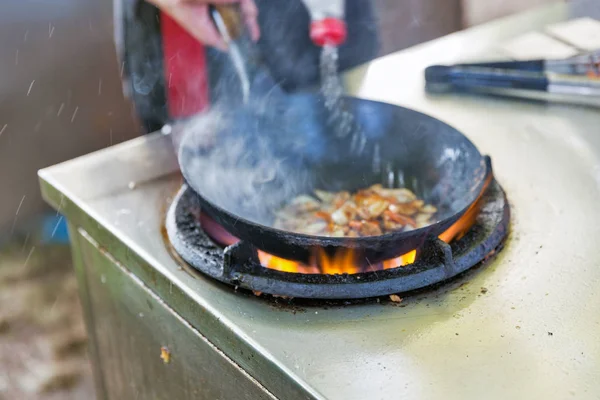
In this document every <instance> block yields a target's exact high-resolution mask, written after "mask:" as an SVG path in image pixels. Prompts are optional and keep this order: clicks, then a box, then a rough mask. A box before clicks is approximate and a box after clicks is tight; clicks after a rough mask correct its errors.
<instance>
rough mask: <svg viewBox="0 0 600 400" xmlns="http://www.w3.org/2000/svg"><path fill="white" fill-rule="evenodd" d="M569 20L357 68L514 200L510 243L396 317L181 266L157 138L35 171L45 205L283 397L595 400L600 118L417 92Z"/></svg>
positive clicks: (173, 181) (487, 30) (506, 28)
mask: <svg viewBox="0 0 600 400" xmlns="http://www.w3.org/2000/svg"><path fill="white" fill-rule="evenodd" d="M567 15H568V14H567V8H566V6H564V5H558V6H554V7H550V8H547V9H546V10H545V11H544V12H540V13H533V14H527V15H522V16H518V17H515V18H512V19H508V20H503V21H500V22H497V23H492V24H489V25H486V26H483V27H478V28H475V29H472V30H469V31H465V32H461V33H458V34H454V35H450V36H448V37H446V38H442V39H440V40H436V41H434V42H431V43H428V44H425V45H422V46H418V47H416V48H413V49H409V50H407V51H403V52H400V53H397V54H393V55H390V56H388V57H385V58H383V59H380V60H377V61H375V62H373V63H371V64H370V65H368V66H366V67H365V68H363V69H362V70H361V71H358V72H357V73H356V75H355V76H360V77H361V79H362V80H361V81H360V83H357V84H356V85H355V88H356V89H357V92H358V94H359V95H360V96H364V97H366V98H370V99H375V100H382V101H388V102H392V103H396V104H400V105H403V106H407V107H410V108H414V109H416V110H418V111H422V112H426V113H429V114H431V115H433V116H434V117H437V118H439V119H442V120H444V121H446V122H448V123H449V124H451V125H453V126H455V127H456V128H458V129H459V130H461V131H462V132H463V133H464V134H465V135H467V136H468V137H469V138H470V139H471V140H472V141H473V142H474V143H475V144H476V145H477V146H478V148H479V149H480V151H481V152H482V154H488V155H490V156H491V157H492V159H493V160H494V171H495V176H496V179H497V180H498V181H499V182H500V184H501V185H502V186H503V188H504V189H505V190H506V193H507V195H508V198H509V201H510V204H511V213H512V226H511V229H512V232H511V234H510V237H509V238H508V240H507V242H506V245H505V248H504V250H503V251H502V252H500V253H499V254H498V255H497V256H496V258H495V259H493V260H492V261H491V264H489V265H488V266H487V267H486V268H480V269H477V270H475V271H473V272H470V273H469V274H468V275H467V276H465V277H462V278H460V279H459V280H456V281H454V282H452V283H450V284H447V285H445V286H442V287H440V288H438V289H435V290H430V291H426V292H423V293H420V294H417V295H414V296H411V297H407V298H405V299H403V301H402V303H400V304H396V303H392V302H390V303H385V302H382V303H376V302H370V303H362V304H354V305H349V306H344V305H336V306H314V305H313V306H308V305H306V306H303V305H298V306H295V307H283V306H279V305H275V304H274V303H273V302H271V301H266V300H264V299H262V298H258V297H255V296H252V295H248V294H244V293H239V292H235V291H234V290H233V289H232V288H230V287H228V286H226V285H223V284H219V283H217V282H215V281H213V280H212V279H210V278H207V277H203V276H201V275H200V274H196V273H191V272H190V271H189V270H188V269H187V268H181V267H180V265H179V264H178V263H177V262H176V261H175V260H174V259H173V257H172V256H171V254H170V252H169V250H168V249H167V248H166V247H165V245H164V242H163V236H162V234H161V224H162V222H163V218H164V213H163V212H164V211H165V210H166V207H167V204H166V201H165V199H166V198H168V197H172V196H174V194H175V193H176V191H177V189H178V188H179V187H180V185H181V178H180V176H179V175H178V173H177V164H176V160H175V159H174V156H173V155H172V150H171V147H170V139H169V137H167V136H162V135H159V134H157V135H152V136H149V137H145V138H139V139H136V140H134V141H131V142H128V143H125V144H123V145H120V146H115V147H113V148H110V149H106V150H104V151H101V152H98V153H94V154H92V155H89V156H86V157H83V158H81V159H76V160H73V161H70V162H67V163H64V164H61V165H58V166H55V167H52V168H49V169H46V170H44V171H42V172H41V173H40V176H41V178H42V180H43V181H44V182H45V184H44V191H45V196H46V197H47V198H48V199H49V201H51V202H53V204H54V205H55V206H57V207H58V208H60V209H62V210H64V212H65V214H66V215H67V217H68V218H70V220H71V222H72V223H75V224H77V225H79V226H81V227H82V229H94V230H97V237H96V240H98V241H99V242H100V244H101V245H102V246H103V247H104V248H105V249H106V250H107V251H108V252H112V253H113V254H114V256H115V258H117V259H120V260H121V261H122V262H123V263H124V265H125V266H126V267H127V268H128V269H129V270H131V271H132V272H133V273H134V274H136V275H137V276H138V277H139V278H140V279H141V280H142V281H144V283H145V284H146V285H147V286H148V287H149V288H150V289H152V290H153V291H154V292H155V293H157V294H158V295H159V296H160V297H161V298H162V299H163V300H164V301H165V302H166V303H168V304H169V306H171V307H172V308H173V309H175V310H177V311H178V312H179V313H180V314H181V315H182V316H183V317H184V318H185V319H186V320H187V321H189V323H190V324H192V325H193V326H194V327H195V328H196V329H198V331H200V332H201V333H202V334H203V335H205V336H206V337H207V338H208V339H209V340H210V341H211V342H212V343H214V344H215V345H216V346H217V347H219V349H221V350H222V351H223V352H224V353H225V354H227V355H228V356H229V357H231V358H232V359H233V360H234V361H235V362H236V363H238V365H240V366H242V367H243V368H244V369H246V370H247V371H248V372H249V374H250V375H252V376H254V377H255V378H256V379H257V380H259V381H260V382H261V383H262V384H263V385H264V386H265V387H267V388H268V389H269V390H270V391H272V393H274V394H275V395H276V396H278V397H281V398H330V399H366V398H369V399H389V398H404V399H438V398H439V399H445V400H448V399H470V398H486V399H491V398H498V399H507V398H529V399H531V398H566V397H570V396H575V397H577V398H593V397H594V398H595V396H597V394H598V393H600V381H599V380H598V379H597V378H598V370H599V368H600V341H599V340H598V333H599V331H600V290H598V289H597V288H598V285H600V252H599V251H598V234H599V233H600V231H599V228H598V227H600V212H599V211H598V204H599V203H600V162H599V156H600V135H598V127H599V126H600V113H599V112H598V110H597V109H593V108H582V107H573V106H561V105H543V104H539V103H534V102H526V101H516V100H503V99H490V98H477V97H461V96H445V97H440V98H435V97H431V98H429V97H427V96H426V95H425V94H424V92H423V78H422V75H423V69H424V68H425V67H426V66H427V65H430V64H433V63H452V62H456V61H459V60H464V59H468V58H473V57H474V55H475V54H482V53H485V52H486V51H487V52H488V53H489V49H490V48H494V47H495V46H496V44H497V43H499V42H500V41H503V40H506V39H508V38H510V37H512V36H515V35H518V34H520V33H523V32H524V30H525V29H527V30H531V29H534V28H536V27H541V26H543V25H544V24H547V23H550V22H555V21H560V20H562V19H565V18H566V17H567ZM356 79H358V78H356ZM61 193H62V195H61ZM83 214H85V217H84V216H82V215H83ZM90 217H91V218H90ZM122 244H124V245H125V246H126V250H122V248H123V246H122ZM123 260H126V261H127V264H125V261H123Z"/></svg>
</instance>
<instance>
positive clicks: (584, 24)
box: [546, 18, 600, 52]
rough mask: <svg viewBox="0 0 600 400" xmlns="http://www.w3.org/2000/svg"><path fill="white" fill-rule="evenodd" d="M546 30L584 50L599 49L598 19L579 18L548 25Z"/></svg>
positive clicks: (599, 30) (599, 26)
mask: <svg viewBox="0 0 600 400" xmlns="http://www.w3.org/2000/svg"><path fill="white" fill-rule="evenodd" d="M546 32H548V33H549V34H550V35H552V36H554V37H555V38H558V39H560V40H562V41H564V42H566V43H568V44H570V45H572V46H574V47H577V48H579V49H581V50H584V51H586V52H589V51H594V50H599V49H600V21H598V20H595V19H592V18H579V19H574V20H571V21H567V22H561V23H559V24H554V25H550V26H548V27H547V28H546Z"/></svg>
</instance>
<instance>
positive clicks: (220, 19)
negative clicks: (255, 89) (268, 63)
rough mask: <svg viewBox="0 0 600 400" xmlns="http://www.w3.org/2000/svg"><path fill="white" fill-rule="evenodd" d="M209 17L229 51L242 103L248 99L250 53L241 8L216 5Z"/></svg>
mask: <svg viewBox="0 0 600 400" xmlns="http://www.w3.org/2000/svg"><path fill="white" fill-rule="evenodd" d="M211 15H212V18H213V21H214V23H215V25H216V26H217V30H218V31H219V33H220V34H221V36H222V37H223V40H224V41H225V43H226V44H227V47H228V49H229V51H228V53H229V58H230V59H231V62H232V63H233V66H234V68H235V70H236V73H237V75H238V78H239V80H240V85H241V88H242V96H243V101H244V103H248V99H249V98H250V82H251V78H250V68H249V62H250V59H251V57H250V55H249V52H250V51H252V50H251V48H250V47H249V46H251V45H249V44H248V43H244V42H245V40H244V39H245V36H246V29H245V24H244V18H242V12H241V8H240V6H239V5H238V4H227V5H218V6H212V7H211Z"/></svg>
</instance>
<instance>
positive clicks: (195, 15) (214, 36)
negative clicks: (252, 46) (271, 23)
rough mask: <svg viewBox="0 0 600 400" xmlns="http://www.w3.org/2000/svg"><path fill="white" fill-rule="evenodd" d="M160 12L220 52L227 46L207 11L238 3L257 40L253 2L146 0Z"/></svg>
mask: <svg viewBox="0 0 600 400" xmlns="http://www.w3.org/2000/svg"><path fill="white" fill-rule="evenodd" d="M148 1H149V2H150V3H152V4H154V5H155V6H156V7H158V8H160V9H161V10H162V11H164V12H166V13H167V14H169V15H170V16H171V17H172V18H173V19H174V20H175V21H177V22H178V23H179V24H180V25H181V26H182V27H183V28H184V29H186V30H187V31H188V32H190V33H191V34H192V35H193V36H194V37H195V38H196V39H198V40H199V41H201V42H202V43H204V44H206V45H208V46H213V47H216V48H218V49H221V50H224V51H225V50H227V45H226V44H225V42H224V41H223V39H222V38H221V35H220V34H219V32H218V31H217V28H216V27H215V25H214V23H213V21H212V19H211V17H210V15H209V11H208V7H209V5H211V4H233V3H239V4H240V7H241V9H242V12H243V14H244V19H245V22H246V24H247V25H248V28H249V31H250V35H251V36H252V39H253V40H258V37H259V36H260V30H259V28H258V22H257V16H258V9H257V8H256V4H255V3H254V0H148Z"/></svg>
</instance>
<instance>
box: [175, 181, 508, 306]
mask: <svg viewBox="0 0 600 400" xmlns="http://www.w3.org/2000/svg"><path fill="white" fill-rule="evenodd" d="M509 221H510V207H509V204H508V201H507V198H506V194H505V192H504V190H503V189H502V188H501V187H500V185H499V184H498V183H497V182H496V180H492V182H491V183H490V185H489V186H488V187H487V189H486V191H485V192H484V194H483V196H482V197H481V199H480V201H479V213H478V215H477V217H476V220H475V222H474V224H473V225H472V227H471V228H470V229H469V230H468V232H466V233H465V234H464V235H463V236H462V237H461V238H460V239H458V240H454V241H453V242H451V243H450V244H448V243H445V242H444V241H442V240H440V239H439V238H437V237H429V238H428V239H427V240H425V242H424V243H423V245H422V246H421V247H420V248H419V249H417V256H416V261H415V262H414V263H412V264H410V265H406V266H403V267H398V268H392V269H385V270H379V271H372V272H361V273H356V274H339V275H329V274H315V273H312V274H304V273H292V272H281V271H277V270H274V269H270V268H266V267H264V266H262V265H261V263H260V260H259V251H258V250H257V249H255V248H253V247H252V246H250V245H248V244H247V243H245V242H237V243H235V244H233V245H230V246H227V247H225V248H223V247H222V246H220V245H219V244H217V243H216V241H213V240H212V239H211V238H210V237H209V236H208V234H207V233H206V232H205V231H204V230H203V229H202V224H203V223H204V224H213V223H215V222H214V221H212V220H211V219H209V218H206V216H203V214H202V213H201V210H200V204H199V202H198V197H197V195H196V194H195V192H194V191H193V190H191V189H190V188H189V187H188V186H186V185H184V186H183V187H182V188H181V189H180V190H179V192H178V193H177V195H176V197H175V199H174V200H173V203H172V204H171V206H170V208H169V211H168V213H167V220H166V228H167V234H168V238H169V240H170V242H171V244H172V246H173V248H174V250H175V251H176V252H177V253H178V254H179V256H181V258H182V259H183V260H185V261H186V262H187V263H189V264H190V265H191V266H192V267H193V268H194V269H196V270H198V271H200V272H202V273H204V274H206V275H208V276H210V277H212V278H214V279H217V280H219V281H221V282H223V283H226V284H229V285H232V286H236V287H240V288H244V289H248V290H252V291H254V292H260V293H266V294H271V295H276V296H282V297H293V298H305V299H323V300H334V299H340V300H341V299H359V298H369V297H377V296H385V295H390V294H396V293H403V292H408V291H413V290H416V289H421V288H425V287H427V286H431V285H434V284H437V283H440V282H443V281H446V280H448V279H450V278H453V277H455V276H456V275H458V274H460V273H462V272H464V271H466V270H468V269H469V268H472V267H474V266H475V265H477V264H479V263H480V262H481V261H483V260H485V259H486V258H487V256H488V255H490V254H491V253H493V252H494V251H495V250H496V249H497V248H498V247H499V246H500V245H501V244H502V242H503V240H504V238H505V237H506V235H507V233H508V226H509ZM229 240H231V237H229V238H225V239H223V238H222V240H220V241H222V242H223V241H225V242H227V241H229Z"/></svg>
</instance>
